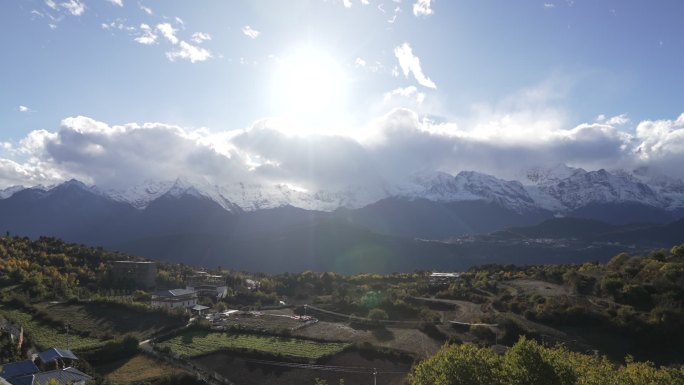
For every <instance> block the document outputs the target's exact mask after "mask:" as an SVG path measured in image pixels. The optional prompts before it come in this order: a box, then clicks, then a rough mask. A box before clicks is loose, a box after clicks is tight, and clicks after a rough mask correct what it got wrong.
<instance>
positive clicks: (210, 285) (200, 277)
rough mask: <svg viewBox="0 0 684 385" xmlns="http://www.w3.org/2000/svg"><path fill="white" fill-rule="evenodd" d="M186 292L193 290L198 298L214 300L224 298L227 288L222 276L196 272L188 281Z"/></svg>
mask: <svg viewBox="0 0 684 385" xmlns="http://www.w3.org/2000/svg"><path fill="white" fill-rule="evenodd" d="M186 289H188V290H194V291H195V292H196V293H197V295H198V296H199V297H210V298H215V299H223V298H226V295H227V294H228V286H226V278H225V277H224V276H222V275H213V274H209V273H207V272H205V271H197V272H195V274H194V275H192V276H191V277H190V278H189V280H188V285H187V286H186Z"/></svg>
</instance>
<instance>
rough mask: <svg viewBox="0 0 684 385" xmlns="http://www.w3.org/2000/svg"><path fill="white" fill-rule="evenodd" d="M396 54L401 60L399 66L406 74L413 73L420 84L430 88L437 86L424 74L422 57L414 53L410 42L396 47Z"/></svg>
mask: <svg viewBox="0 0 684 385" xmlns="http://www.w3.org/2000/svg"><path fill="white" fill-rule="evenodd" d="M394 56H396V57H397V59H398V60H399V66H400V67H401V70H402V71H403V72H404V76H406V77H408V76H409V73H413V77H414V78H415V79H416V81H417V82H418V84H420V85H422V86H424V87H428V88H437V86H436V85H435V83H434V82H433V81H432V80H430V78H428V77H427V76H425V74H423V69H422V68H421V66H420V59H419V58H418V57H417V56H415V55H414V54H413V50H412V49H411V46H410V45H409V44H408V43H404V44H402V45H400V46H398V47H396V48H394Z"/></svg>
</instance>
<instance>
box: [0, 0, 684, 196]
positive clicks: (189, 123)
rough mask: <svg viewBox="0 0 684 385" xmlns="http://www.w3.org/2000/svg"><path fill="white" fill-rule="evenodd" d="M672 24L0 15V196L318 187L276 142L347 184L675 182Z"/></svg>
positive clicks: (462, 6)
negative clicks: (210, 184)
mask: <svg viewBox="0 0 684 385" xmlns="http://www.w3.org/2000/svg"><path fill="white" fill-rule="evenodd" d="M682 16H684V3H681V2H680V1H675V0H671V1H648V2H647V1H628V0H622V1H617V0H616V1H581V0H576V1H568V0H556V1H551V0H548V1H504V0H500V1H494V0H488V1H452V0H432V1H427V0H401V1H399V0H379V1H375V0H367V1H360V0H344V1H343V0H339V1H338V0H327V1H326V0H307V1H304V0H303V1H295V0H292V1H277V0H272V1H266V0H262V1H259V0H255V1H230V2H228V1H203V2H201V6H200V5H198V3H197V2H191V1H168V0H167V1H151V0H136V1H134V0H112V1H108V0H90V1H89V0H53V1H50V0H48V1H43V0H35V1H31V0H26V1H19V2H9V1H6V2H2V3H1V4H0V22H1V24H0V25H1V27H0V28H2V32H3V33H2V34H1V35H0V36H1V37H0V47H1V48H2V51H3V52H4V55H3V65H2V72H1V75H0V76H1V80H2V81H1V84H2V87H1V88H0V114H1V115H0V116H1V117H2V118H1V120H0V123H2V133H1V134H0V187H2V186H8V185H12V184H19V183H21V184H26V185H31V184H36V183H46V184H48V183H55V182H57V181H59V180H63V179H66V178H70V177H76V178H79V179H83V180H85V181H86V182H90V183H97V184H108V185H116V184H127V183H131V184H132V183H138V182H140V181H141V180H144V179H150V178H171V179H172V178H174V177H175V176H179V175H180V174H193V175H200V176H202V177H203V178H206V179H209V180H212V181H215V182H217V183H224V182H225V183H227V182H235V181H238V180H243V179H246V180H247V179H248V180H256V181H260V182H292V183H297V184H302V185H306V186H309V187H314V186H316V187H321V185H322V184H325V183H329V181H327V180H318V179H315V178H311V177H310V175H309V176H307V175H305V173H303V172H302V171H301V168H302V164H304V162H305V161H304V160H297V159H293V156H294V155H293V154H285V153H284V152H283V151H282V149H280V148H275V144H273V143H275V142H277V143H278V146H283V147H284V148H293V146H294V147H296V146H297V145H299V144H302V143H305V144H306V145H308V146H312V145H313V144H312V143H316V146H319V147H320V146H323V147H322V148H317V149H316V151H320V152H321V153H320V154H319V155H318V156H320V159H319V158H317V159H316V160H315V161H314V162H315V163H317V164H326V165H328V166H330V167H331V169H332V170H337V171H336V172H339V175H340V177H342V179H344V177H345V176H346V177H347V178H348V179H349V180H353V179H354V178H356V176H355V175H356V174H355V172H357V171H358V170H359V168H365V167H367V165H370V166H369V167H371V168H372V169H374V170H376V171H377V173H379V174H381V175H393V174H397V175H398V174H401V173H407V172H413V171H421V170H428V169H429V170H440V171H447V172H451V173H456V172H458V171H460V170H463V169H480V171H483V172H488V173H493V174H495V175H499V176H502V177H508V178H512V177H515V175H516V173H519V171H520V169H523V168H525V167H532V166H535V165H539V166H547V165H552V164H554V163H559V162H562V163H568V164H570V165H574V166H581V167H585V168H600V167H606V168H616V167H625V168H632V167H640V166H647V167H650V168H652V169H654V170H656V171H658V172H662V173H666V174H673V175H675V176H681V175H679V174H678V170H679V167H677V164H678V162H681V161H682V160H684V156H683V155H682V154H683V153H684V131H682V129H684V127H682V126H683V125H684V117H682V113H684V106H683V105H682V100H683V99H682V97H681V90H682V85H683V83H684V65H683V64H684V60H683V59H684V57H683V56H684V23H681V19H682ZM164 138H167V139H168V142H164V143H165V145H166V146H167V148H169V149H177V151H169V152H176V153H178V154H179V155H178V156H177V157H174V156H173V155H171V154H164V153H160V151H159V149H158V148H157V147H156V146H155V145H153V143H152V142H155V141H157V142H160V141H162V140H164ZM255 138H256V139H255ZM265 138H266V139H265ZM305 144H302V145H305ZM324 144H325V145H328V146H331V148H330V149H328V148H326V147H325V145H324ZM127 146H128V147H127ZM349 149H351V150H349ZM346 151H351V152H346ZM357 153H362V154H363V156H361V157H359V156H356V155H354V154H357ZM138 157H139V159H138V160H137V161H136V159H137V158H138ZM350 157H355V158H362V159H363V161H364V162H368V163H367V164H366V163H359V164H353V165H351V166H349V165H348V163H355V162H349V159H350ZM395 157H396V158H395ZM521 157H522V158H524V159H525V160H526V162H514V163H515V164H514V165H512V164H511V160H512V159H521ZM136 162H141V164H138V163H136ZM359 162H360V161H359ZM143 163H144V164H143ZM155 164H159V165H164V166H163V167H161V166H160V167H156V166H155ZM394 164H401V167H399V168H398V169H397V168H396V167H394V166H392V165H394ZM169 165H170V166H169ZM288 167H291V168H288ZM141 170H142V171H141ZM217 170H218V171H217ZM355 170H356V171H355ZM175 174H179V175H175ZM314 174H316V173H314ZM372 177H373V178H377V175H374V176H372Z"/></svg>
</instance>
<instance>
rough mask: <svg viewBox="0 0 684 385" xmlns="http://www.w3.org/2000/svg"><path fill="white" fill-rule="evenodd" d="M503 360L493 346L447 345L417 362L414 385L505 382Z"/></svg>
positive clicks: (411, 378) (496, 384) (495, 384)
mask: <svg viewBox="0 0 684 385" xmlns="http://www.w3.org/2000/svg"><path fill="white" fill-rule="evenodd" d="M500 373H501V362H500V360H499V358H498V357H497V355H496V353H494V352H493V351H492V350H491V349H482V348H478V347H476V346H474V345H471V344H464V345H447V346H445V347H443V348H442V349H441V350H440V351H439V352H437V354H435V355H434V356H432V357H430V358H428V359H426V360H424V361H422V362H421V363H419V364H418V365H416V366H415V367H414V368H413V370H412V371H411V373H409V376H408V380H409V383H410V384H412V385H504V384H505V382H504V381H503V380H504V379H503V378H502V376H501V375H500Z"/></svg>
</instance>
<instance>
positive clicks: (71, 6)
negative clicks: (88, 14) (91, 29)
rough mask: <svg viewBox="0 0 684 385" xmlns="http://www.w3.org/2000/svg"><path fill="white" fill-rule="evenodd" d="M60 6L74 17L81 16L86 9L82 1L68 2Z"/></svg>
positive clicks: (72, 0)
mask: <svg viewBox="0 0 684 385" xmlns="http://www.w3.org/2000/svg"><path fill="white" fill-rule="evenodd" d="M59 5H60V7H62V8H64V9H66V10H67V11H68V12H69V13H71V14H72V15H74V16H81V15H82V14H83V13H84V12H85V9H86V6H85V4H83V3H82V2H81V1H80V0H69V1H67V2H64V3H60V4H59Z"/></svg>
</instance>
